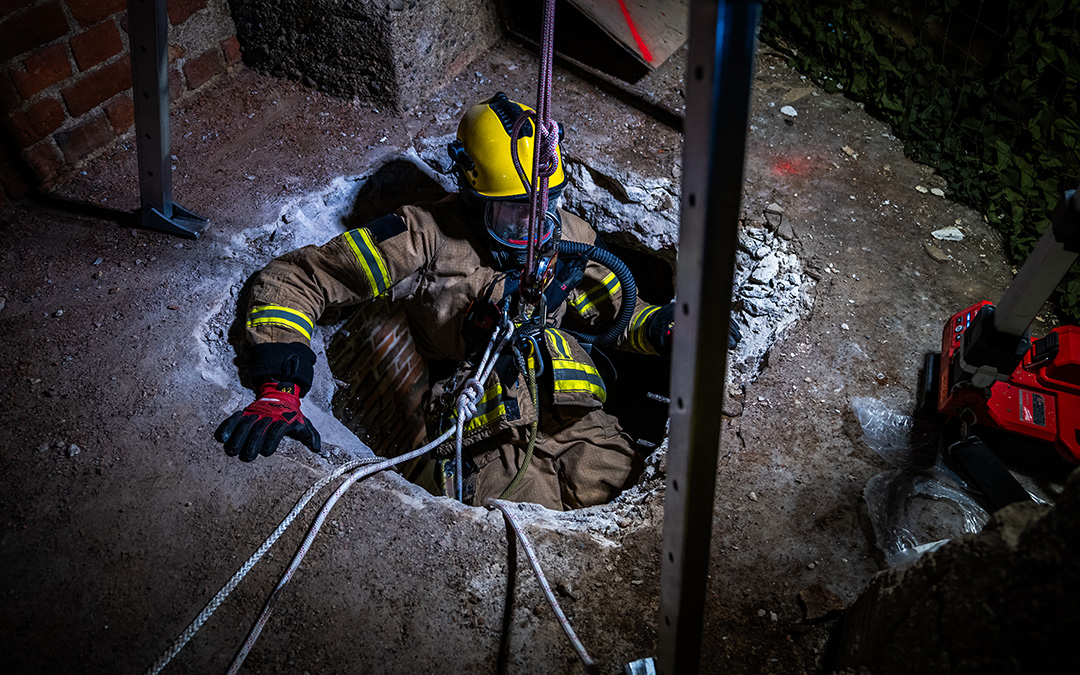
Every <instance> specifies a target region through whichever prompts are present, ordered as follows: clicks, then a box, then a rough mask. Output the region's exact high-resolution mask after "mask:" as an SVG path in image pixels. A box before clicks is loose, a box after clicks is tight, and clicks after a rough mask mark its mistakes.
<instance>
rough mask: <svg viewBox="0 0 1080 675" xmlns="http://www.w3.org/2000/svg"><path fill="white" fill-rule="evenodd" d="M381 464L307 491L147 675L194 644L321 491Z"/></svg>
mask: <svg viewBox="0 0 1080 675" xmlns="http://www.w3.org/2000/svg"><path fill="white" fill-rule="evenodd" d="M378 461H380V458H378V457H365V458H363V459H354V460H352V461H350V462H346V463H345V464H342V465H341V466H339V467H338V468H337V469H335V470H334V471H333V472H332V473H330V474H329V475H327V476H324V477H323V478H321V479H319V480H318V481H317V482H316V483H315V484H314V485H312V486H311V487H310V488H308V490H307V492H305V493H304V494H303V495H302V496H301V497H300V499H299V500H297V502H296V505H295V506H294V507H293V508H292V510H291V511H289V514H288V515H287V516H285V518H284V520H282V521H281V523H280V524H279V525H278V526H277V529H275V530H274V531H273V532H272V533H271V534H270V536H269V537H267V538H266V541H264V542H263V543H262V546H260V547H259V549H258V550H257V551H255V553H254V554H252V556H251V557H250V558H248V560H247V562H245V563H244V564H243V565H242V566H241V567H240V569H239V570H237V571H236V574H234V575H233V576H232V578H231V579H229V581H228V582H226V584H225V585H224V586H222V587H221V590H219V591H218V592H217V594H216V595H215V596H214V597H213V598H212V599H211V600H210V602H208V603H206V607H204V608H203V610H202V611H201V612H199V615H198V616H197V617H195V619H194V620H193V621H192V622H191V623H190V624H188V627H187V628H185V629H184V631H183V632H182V633H180V635H179V636H178V637H177V638H176V640H175V641H174V642H173V643H172V645H170V646H169V648H168V649H166V650H165V652H164V653H163V654H162V655H161V656H159V657H158V659H157V661H154V663H153V665H151V666H150V668H148V669H147V671H146V675H157V674H158V673H160V672H161V671H162V669H164V668H165V666H167V665H168V664H169V662H170V661H172V659H173V657H175V656H176V655H177V654H179V653H180V650H181V649H183V648H184V646H185V645H186V644H187V643H188V642H190V641H191V638H192V637H194V636H195V633H197V632H199V629H200V628H202V627H203V624H205V623H206V622H207V621H208V620H209V619H210V617H211V616H212V615H213V613H214V612H215V611H217V608H218V607H219V606H220V605H221V603H222V602H224V601H225V599H226V598H227V597H229V594H230V593H232V592H233V590H234V589H235V588H236V587H237V586H238V585H239V584H240V582H241V581H242V580H243V578H244V577H246V576H247V574H248V572H250V571H251V568H253V567H255V565H256V563H258V562H259V560H261V559H262V557H263V556H264V555H265V554H266V552H267V551H269V550H270V548H271V547H273V545H274V544H275V543H277V540H278V539H280V538H281V535H282V534H284V533H285V530H287V529H289V526H290V525H292V523H293V521H294V520H296V517H297V516H298V515H300V512H301V511H303V510H304V507H305V506H307V503H308V502H309V501H311V498H312V497H314V496H315V495H316V494H318V493H319V491H321V490H322V489H323V488H324V487H326V486H327V485H329V484H330V483H332V482H333V481H335V480H337V479H338V478H339V477H340V476H341V475H342V474H344V473H346V472H348V471H351V470H353V469H355V468H357V467H358V466H363V465H365V464H374V463H375V462H378Z"/></svg>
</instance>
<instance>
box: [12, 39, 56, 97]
mask: <svg viewBox="0 0 1080 675" xmlns="http://www.w3.org/2000/svg"><path fill="white" fill-rule="evenodd" d="M23 66H25V67H26V72H19V71H18V70H12V71H11V80H12V82H14V83H15V89H17V90H18V92H19V96H21V97H22V98H23V100H26V99H29V98H30V97H31V96H33V95H34V94H36V93H38V92H39V91H41V90H42V89H44V88H46V87H51V86H52V85H54V84H56V83H57V82H63V81H64V80H66V79H67V78H69V77H71V61H70V60H69V59H68V55H67V49H65V48H64V45H63V43H59V44H55V45H53V46H51V47H46V48H44V49H39V50H38V51H36V52H34V53H33V54H31V55H30V56H27V57H26V58H25V59H23Z"/></svg>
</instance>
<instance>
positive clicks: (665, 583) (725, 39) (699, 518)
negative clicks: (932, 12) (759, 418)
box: [657, 0, 761, 675]
mask: <svg viewBox="0 0 1080 675" xmlns="http://www.w3.org/2000/svg"><path fill="white" fill-rule="evenodd" d="M760 9H761V6H760V3H759V2H756V1H753V0H720V1H718V0H695V1H694V2H692V3H691V5H690V36H689V39H690V48H689V56H688V58H689V62H688V66H687V68H686V71H685V73H686V123H685V126H684V136H683V183H682V213H681V225H680V230H679V269H678V283H677V286H676V310H675V321H676V328H675V332H674V344H673V347H672V353H673V354H674V355H675V356H674V358H673V359H672V364H671V433H670V439H669V443H668V455H667V491H666V493H665V497H664V540H663V541H664V549H663V555H664V559H663V563H662V568H661V574H660V616H659V628H658V641H657V666H658V667H657V672H658V673H660V675H693V674H694V673H697V672H698V666H699V661H700V652H701V637H702V625H703V623H704V621H703V618H704V614H705V596H706V593H707V590H708V589H707V582H708V573H709V552H710V549H711V540H712V526H713V497H714V495H713V493H714V491H715V489H716V467H717V458H718V456H719V450H720V432H721V426H720V424H721V415H720V408H721V406H722V404H723V399H724V381H725V379H726V370H727V350H726V348H725V347H726V345H727V341H726V340H724V335H723V331H725V330H727V328H728V326H729V325H730V322H731V295H732V283H733V275H734V271H735V250H736V244H737V241H738V220H739V207H740V199H741V197H742V189H743V162H744V159H745V152H746V122H747V117H748V111H749V106H750V85H751V82H752V74H753V64H754V34H755V31H756V27H757V20H758V15H759V13H760Z"/></svg>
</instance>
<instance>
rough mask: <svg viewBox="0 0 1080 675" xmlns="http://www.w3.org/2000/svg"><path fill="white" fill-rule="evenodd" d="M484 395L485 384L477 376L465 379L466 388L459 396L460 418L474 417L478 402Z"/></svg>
mask: <svg viewBox="0 0 1080 675" xmlns="http://www.w3.org/2000/svg"><path fill="white" fill-rule="evenodd" d="M483 395H484V385H483V384H481V383H480V380H478V379H476V378H475V377H470V378H469V379H468V380H466V381H465V388H464V389H462V390H461V394H460V395H459V396H458V401H457V404H458V419H465V418H466V417H473V416H474V415H476V404H477V403H478V402H479V401H480V399H481V398H482V397H483Z"/></svg>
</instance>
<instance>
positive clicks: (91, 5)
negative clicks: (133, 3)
mask: <svg viewBox="0 0 1080 675" xmlns="http://www.w3.org/2000/svg"><path fill="white" fill-rule="evenodd" d="M67 5H68V9H70V10H71V16H73V17H75V20H76V21H78V22H79V25H80V26H84V27H85V26H91V25H93V24H95V23H97V22H98V21H101V20H102V19H104V18H106V17H108V16H109V15H110V14H115V13H116V12H119V11H120V10H122V9H125V8H127V0H67Z"/></svg>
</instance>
